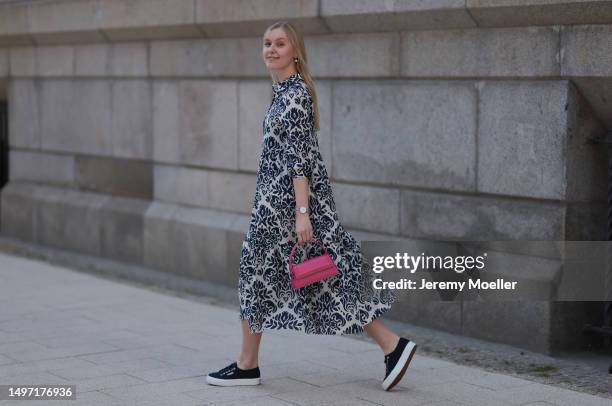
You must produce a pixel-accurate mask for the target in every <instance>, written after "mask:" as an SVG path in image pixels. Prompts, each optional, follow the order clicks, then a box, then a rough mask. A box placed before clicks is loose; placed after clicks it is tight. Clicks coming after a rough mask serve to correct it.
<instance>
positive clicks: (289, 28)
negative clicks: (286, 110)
mask: <svg viewBox="0 0 612 406" xmlns="http://www.w3.org/2000/svg"><path fill="white" fill-rule="evenodd" d="M276 28H282V29H283V31H285V34H287V37H288V38H289V41H290V42H291V45H292V46H293V49H294V50H295V51H296V53H297V58H298V62H297V63H296V70H297V71H298V73H299V74H300V75H301V76H302V78H303V79H304V82H306V87H307V88H308V93H310V97H311V98H312V110H313V114H314V129H315V130H316V131H319V106H318V103H317V92H316V91H315V86H314V81H313V80H312V76H310V69H309V68H308V58H307V56H306V47H305V46H304V36H303V35H302V34H301V33H300V32H299V31H297V30H296V29H295V28H294V27H293V25H291V24H290V23H289V22H287V21H277V22H275V23H274V24H272V25H270V26H269V27H268V28H266V30H265V32H264V35H265V33H267V32H269V31H271V30H274V29H276ZM272 79H273V80H274V78H272Z"/></svg>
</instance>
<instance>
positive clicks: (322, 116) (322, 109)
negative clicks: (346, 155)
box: [314, 78, 334, 176]
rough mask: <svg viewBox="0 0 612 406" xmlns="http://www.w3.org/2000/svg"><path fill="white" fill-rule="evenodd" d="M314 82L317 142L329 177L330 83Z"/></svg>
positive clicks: (330, 159) (330, 153) (318, 80)
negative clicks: (317, 116) (317, 129)
mask: <svg viewBox="0 0 612 406" xmlns="http://www.w3.org/2000/svg"><path fill="white" fill-rule="evenodd" d="M314 80H315V91H316V93H317V104H318V107H319V127H320V128H319V131H318V133H317V140H318V141H319V152H321V156H322V157H323V162H324V163H325V169H327V173H328V174H329V175H330V176H331V174H332V173H333V170H334V162H333V159H332V83H333V82H332V81H331V80H320V79H316V78H315V79H314Z"/></svg>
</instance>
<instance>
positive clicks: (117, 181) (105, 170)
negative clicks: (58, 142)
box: [74, 155, 153, 199]
mask: <svg viewBox="0 0 612 406" xmlns="http://www.w3.org/2000/svg"><path fill="white" fill-rule="evenodd" d="M74 176H75V182H76V184H77V186H78V187H79V188H81V189H85V190H91V191H96V192H100V193H108V194H113V195H122V196H129V197H139V198H145V199H150V198H151V197H152V196H153V179H152V177H153V168H152V163H151V162H150V161H142V160H130V159H113V158H102V157H94V156H85V155H83V156H76V157H75V175H74Z"/></svg>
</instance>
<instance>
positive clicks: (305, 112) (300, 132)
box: [282, 91, 315, 243]
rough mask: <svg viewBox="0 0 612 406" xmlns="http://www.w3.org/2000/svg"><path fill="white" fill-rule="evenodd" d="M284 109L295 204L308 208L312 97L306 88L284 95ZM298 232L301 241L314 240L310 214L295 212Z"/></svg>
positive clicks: (310, 173) (310, 168) (286, 154)
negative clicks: (290, 94)
mask: <svg viewBox="0 0 612 406" xmlns="http://www.w3.org/2000/svg"><path fill="white" fill-rule="evenodd" d="M284 102H285V109H284V112H283V115H282V120H283V124H284V126H285V128H286V130H287V140H286V147H285V162H286V164H287V171H288V173H289V175H290V176H291V179H292V181H293V189H294V192H295V206H296V207H300V206H304V207H306V208H308V209H310V208H309V207H308V200H309V199H308V194H309V189H310V188H309V181H310V177H311V176H312V143H313V139H312V137H314V136H315V134H314V133H313V130H312V114H311V113H312V100H311V99H310V96H309V95H308V93H307V92H305V91H297V92H294V93H292V96H289V95H286V96H285V100H284ZM295 216H296V217H295V232H296V234H297V238H298V242H300V243H305V242H309V241H310V240H311V239H312V225H311V224H310V215H309V213H304V214H302V213H299V212H297V211H296V212H295Z"/></svg>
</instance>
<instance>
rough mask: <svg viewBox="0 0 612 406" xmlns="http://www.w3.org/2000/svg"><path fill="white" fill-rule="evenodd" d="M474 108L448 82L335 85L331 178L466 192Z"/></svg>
mask: <svg viewBox="0 0 612 406" xmlns="http://www.w3.org/2000/svg"><path fill="white" fill-rule="evenodd" d="M476 100H477V97H476V91H475V89H474V88H473V87H472V86H471V84H463V83H456V82H445V81H437V82H433V83H432V82H414V81H402V80H398V81H396V80H393V81H370V80H367V81H359V82H358V81H341V82H335V83H334V85H333V108H332V110H333V122H332V137H333V140H332V144H333V147H332V160H333V162H334V166H333V168H334V171H333V176H334V178H335V179H336V180H347V181H355V182H374V183H380V184H385V185H404V186H417V187H427V188H442V189H448V190H463V191H464V190H467V191H473V190H474V189H475V186H476V185H475V184H476V122H477V119H476Z"/></svg>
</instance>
